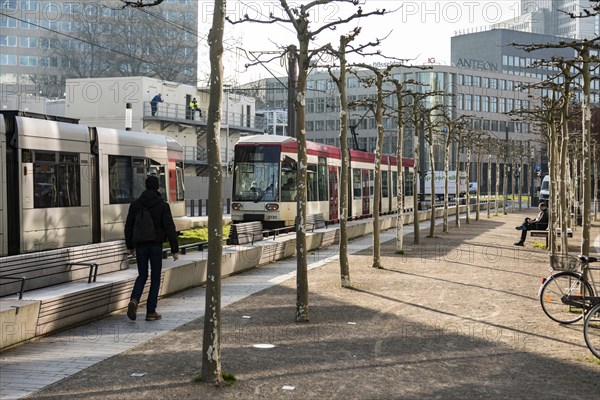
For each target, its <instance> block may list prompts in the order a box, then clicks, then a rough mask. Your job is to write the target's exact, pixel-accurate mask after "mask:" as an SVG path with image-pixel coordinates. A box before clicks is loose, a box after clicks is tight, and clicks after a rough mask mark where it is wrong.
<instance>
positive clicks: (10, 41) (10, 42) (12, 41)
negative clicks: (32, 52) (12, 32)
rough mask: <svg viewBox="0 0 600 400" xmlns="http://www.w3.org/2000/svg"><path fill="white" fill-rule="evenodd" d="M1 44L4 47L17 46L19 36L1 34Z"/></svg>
mask: <svg viewBox="0 0 600 400" xmlns="http://www.w3.org/2000/svg"><path fill="white" fill-rule="evenodd" d="M0 46H2V47H16V46H17V37H16V36H5V35H0Z"/></svg>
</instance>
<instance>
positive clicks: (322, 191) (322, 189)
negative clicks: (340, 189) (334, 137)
mask: <svg viewBox="0 0 600 400" xmlns="http://www.w3.org/2000/svg"><path fill="white" fill-rule="evenodd" d="M318 185H319V201H328V198H327V159H326V158H324V157H319V176H318Z"/></svg>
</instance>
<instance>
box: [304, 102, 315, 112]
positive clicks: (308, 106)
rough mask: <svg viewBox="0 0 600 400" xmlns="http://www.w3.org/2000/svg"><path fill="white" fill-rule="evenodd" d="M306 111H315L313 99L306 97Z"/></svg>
mask: <svg viewBox="0 0 600 400" xmlns="http://www.w3.org/2000/svg"><path fill="white" fill-rule="evenodd" d="M305 111H306V113H307V114H314V112H315V99H306V110H305Z"/></svg>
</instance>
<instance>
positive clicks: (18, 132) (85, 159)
mask: <svg viewBox="0 0 600 400" xmlns="http://www.w3.org/2000/svg"><path fill="white" fill-rule="evenodd" d="M0 115H1V116H2V118H0V120H2V122H0V143H2V144H1V148H0V149H1V151H0V153H1V154H0V160H1V161H2V164H3V167H5V168H2V187H1V188H0V191H1V192H0V195H1V198H2V200H1V202H0V214H1V215H0V227H1V229H2V231H1V232H0V255H12V254H19V253H24V252H33V251H41V250H46V249H52V248H60V247H69V246H76V245H81V244H87V243H98V242H103V241H109V240H116V239H121V238H122V237H123V229H124V224H125V219H126V217H127V210H128V208H129V203H131V201H133V200H134V199H135V198H136V197H137V196H139V195H140V193H141V192H142V191H143V190H144V181H145V178H146V176H147V175H148V174H154V175H156V176H158V177H159V179H160V181H161V189H160V191H161V192H162V195H163V197H164V198H165V199H167V201H169V203H170V204H171V207H172V210H173V215H174V216H175V217H178V216H183V215H184V211H185V206H184V193H183V171H182V164H181V162H182V159H183V150H182V148H181V146H179V145H178V144H177V143H176V142H175V141H174V140H172V139H170V138H167V137H165V136H161V135H153V134H146V133H140V132H130V131H119V130H115V129H107V128H93V127H88V126H85V125H79V124H77V123H76V122H77V121H76V120H72V119H67V118H58V119H59V120H56V119H57V118H54V120H50V119H45V118H49V117H48V116H44V115H34V114H28V113H23V112H16V111H2V112H0Z"/></svg>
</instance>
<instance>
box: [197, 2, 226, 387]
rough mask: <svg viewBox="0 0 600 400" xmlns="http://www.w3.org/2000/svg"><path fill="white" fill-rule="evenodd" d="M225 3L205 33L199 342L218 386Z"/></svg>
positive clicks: (206, 370) (206, 369)
mask: <svg viewBox="0 0 600 400" xmlns="http://www.w3.org/2000/svg"><path fill="white" fill-rule="evenodd" d="M224 31H225V0H215V3H214V14H213V20H212V28H211V30H210V32H209V34H208V45H209V48H210V75H211V78H210V99H209V104H208V119H207V122H206V128H207V133H206V146H207V150H208V166H209V169H210V171H211V172H210V182H209V187H208V203H209V204H210V205H211V206H210V208H209V214H208V231H209V232H210V233H211V234H210V235H209V238H208V260H207V262H208V265H207V275H206V301H205V310H204V337H203V341H202V374H201V379H202V382H206V383H213V384H216V385H220V384H221V383H222V382H223V377H222V373H221V262H222V254H223V200H221V193H222V180H223V178H222V167H221V146H220V143H219V139H220V136H221V135H220V133H221V111H222V110H221V105H222V103H223V33H224Z"/></svg>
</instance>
